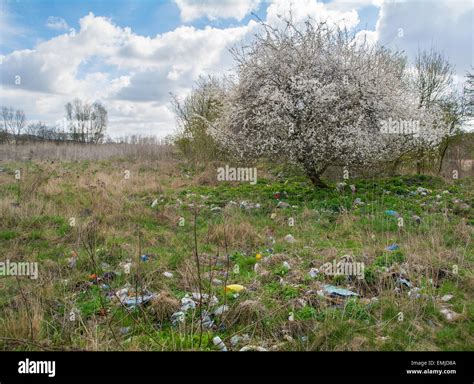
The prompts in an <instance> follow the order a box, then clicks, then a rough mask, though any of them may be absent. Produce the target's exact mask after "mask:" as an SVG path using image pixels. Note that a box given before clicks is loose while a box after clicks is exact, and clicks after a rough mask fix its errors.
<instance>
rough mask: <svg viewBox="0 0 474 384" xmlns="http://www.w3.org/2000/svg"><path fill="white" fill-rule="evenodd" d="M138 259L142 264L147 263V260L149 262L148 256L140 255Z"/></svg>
mask: <svg viewBox="0 0 474 384" xmlns="http://www.w3.org/2000/svg"><path fill="white" fill-rule="evenodd" d="M140 259H141V261H143V262H147V261H148V260H150V255H141V256H140Z"/></svg>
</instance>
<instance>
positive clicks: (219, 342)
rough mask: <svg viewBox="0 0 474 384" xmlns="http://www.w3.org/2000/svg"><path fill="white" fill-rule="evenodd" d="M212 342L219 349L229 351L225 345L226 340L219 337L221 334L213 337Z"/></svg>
mask: <svg viewBox="0 0 474 384" xmlns="http://www.w3.org/2000/svg"><path fill="white" fill-rule="evenodd" d="M212 342H213V343H214V345H215V346H216V347H217V348H219V350H220V351H221V352H227V347H226V346H225V344H224V342H223V341H222V339H221V338H220V337H219V336H215V337H214V338H213V339H212Z"/></svg>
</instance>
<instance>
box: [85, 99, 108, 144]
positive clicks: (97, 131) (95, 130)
mask: <svg viewBox="0 0 474 384" xmlns="http://www.w3.org/2000/svg"><path fill="white" fill-rule="evenodd" d="M107 123H108V116H107V110H106V109H105V107H104V106H103V105H102V104H101V103H100V102H98V101H96V102H95V103H94V104H93V105H92V114H91V126H92V128H91V131H90V136H89V142H91V143H95V144H98V143H100V142H101V141H102V140H103V138H104V136H105V131H106V130H107Z"/></svg>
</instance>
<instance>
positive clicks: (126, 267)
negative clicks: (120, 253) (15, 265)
mask: <svg viewBox="0 0 474 384" xmlns="http://www.w3.org/2000/svg"><path fill="white" fill-rule="evenodd" d="M119 267H121V268H123V271H124V273H126V274H129V273H130V269H131V268H132V262H131V261H130V260H127V262H126V263H124V262H121V263H120V264H119Z"/></svg>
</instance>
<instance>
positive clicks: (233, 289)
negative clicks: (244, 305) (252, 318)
mask: <svg viewBox="0 0 474 384" xmlns="http://www.w3.org/2000/svg"><path fill="white" fill-rule="evenodd" d="M225 290H226V291H228V292H236V293H239V292H242V291H245V287H244V286H243V285H240V284H230V285H228V286H226V287H225Z"/></svg>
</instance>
